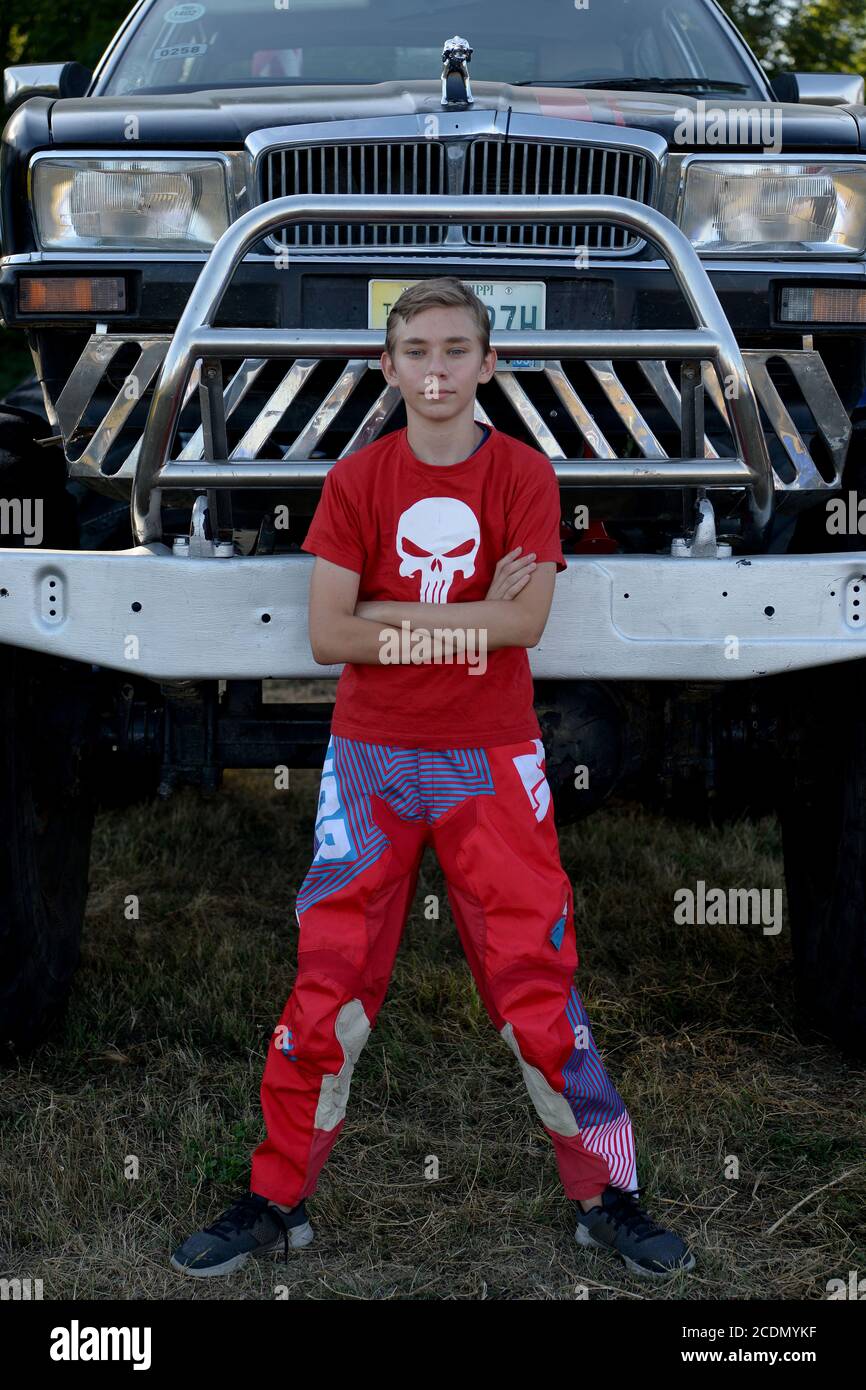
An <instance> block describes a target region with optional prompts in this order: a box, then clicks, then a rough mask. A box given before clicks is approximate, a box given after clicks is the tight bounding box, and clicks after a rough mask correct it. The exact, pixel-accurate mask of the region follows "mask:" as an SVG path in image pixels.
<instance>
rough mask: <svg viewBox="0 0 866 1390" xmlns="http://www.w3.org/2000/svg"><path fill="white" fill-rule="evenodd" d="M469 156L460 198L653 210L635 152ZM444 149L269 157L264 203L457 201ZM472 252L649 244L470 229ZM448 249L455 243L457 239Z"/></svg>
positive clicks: (296, 233) (389, 230)
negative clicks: (588, 197)
mask: <svg viewBox="0 0 866 1390" xmlns="http://www.w3.org/2000/svg"><path fill="white" fill-rule="evenodd" d="M463 148H464V151H465V155H466V157H465V160H464V164H463V178H462V186H461V188H460V192H462V193H464V194H473V193H475V194H485V195H491V194H498V195H507V194H509V193H523V194H535V193H538V194H548V193H558V194H567V193H580V194H585V193H590V194H600V195H613V196H616V197H621V198H633V199H634V200H635V201H636V202H642V203H645V202H650V201H651V198H652V192H653V190H652V187H651V178H652V167H651V163H650V160H649V159H648V157H647V156H646V155H644V154H641V153H634V152H632V151H630V150H617V149H602V148H595V147H591V146H582V145H573V144H553V143H540V142H538V141H532V140H513V141H509V142H508V143H504V142H503V141H501V140H487V139H479V140H473V141H471V143H470V144H469V145H468V148H467V147H465V146H464V147H463ZM448 191H449V190H448V176H447V169H446V157H445V146H444V144H442V143H441V142H439V141H436V140H420V141H408V142H400V143H392V142H387V143H380V144H346V145H300V146H290V147H288V148H286V149H279V150H271V151H269V152H268V153H266V154H265V155H264V156H263V157H262V162H261V172H260V180H259V196H260V198H261V201H262V202H271V201H272V200H273V199H274V198H283V197H289V196H291V195H293V194H305V193H306V194H318V193H361V194H375V193H383V194H386V195H387V194H399V193H422V194H425V193H426V194H432V195H437V196H444V195H445V194H447V193H448ZM447 232H448V229H447V228H446V227H444V226H436V225H430V226H427V225H415V226H413V225H411V224H410V225H400V224H396V223H393V224H391V223H386V224H380V225H378V226H361V225H357V224H356V225H345V226H338V225H334V224H328V223H320V224H318V225H314V224H311V223H306V224H303V223H301V224H299V225H298V226H295V227H281V228H279V229H278V231H277V232H275V233H274V235H273V237H271V238H269V240H270V241H272V243H273V244H274V245H276V246H279V247H288V248H295V247H309V248H315V247H329V248H332V249H333V248H339V247H344V248H347V249H351V248H352V247H371V246H372V247H376V246H384V247H389V246H390V247H393V248H394V249H395V250H396V249H399V248H408V249H410V250H411V249H412V248H413V247H419V248H420V247H439V246H442V245H443V244H444V242H445V239H446V234H447ZM460 235H461V237H462V239H463V241H464V242H465V244H467V245H469V246H473V247H480V248H482V249H491V250H495V249H497V248H500V249H511V248H515V247H517V248H525V249H527V250H533V251H549V252H550V253H551V254H554V255H555V254H556V253H557V252H559V253H562V252H568V251H569V250H573V249H575V248H577V247H581V246H585V247H587V248H589V249H590V250H593V249H595V250H599V251H607V252H611V251H612V252H615V253H616V252H619V253H620V254H622V253H626V252H629V251H633V250H634V249H635V248H636V247H637V246H638V245H639V244H640V238H639V237H638V236H636V235H635V234H634V233H632V232H629V231H628V229H627V228H624V227H606V226H603V225H598V226H583V227H582V226H572V227H562V226H549V227H542V226H532V225H526V224H524V225H523V226H521V225H515V226H508V225H503V226H490V227H488V226H483V225H475V226H464V227H461V228H460ZM448 244H449V245H452V244H454V242H453V234H452V238H451V239H450V240H449V243H448Z"/></svg>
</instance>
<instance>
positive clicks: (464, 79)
mask: <svg viewBox="0 0 866 1390" xmlns="http://www.w3.org/2000/svg"><path fill="white" fill-rule="evenodd" d="M474 52H475V50H474V49H473V47H472V45H471V44H470V43H469V42H468V40H467V39H461V38H460V35H459V34H455V35H454V38H453V39H446V40H445V43H444V45H443V47H442V105H443V106H447V107H465V106H471V105H472V104H473V102H474V100H475V99H474V97H473V95H472V91H471V89H470V87H469V63H470V61H471V58H472V54H473V53H474Z"/></svg>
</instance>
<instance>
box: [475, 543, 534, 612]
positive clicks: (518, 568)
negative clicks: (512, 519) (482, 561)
mask: <svg viewBox="0 0 866 1390" xmlns="http://www.w3.org/2000/svg"><path fill="white" fill-rule="evenodd" d="M521 549H522V547H521V546H517V548H516V549H515V550H509V551H508V553H507V555H503V557H502V559H501V560H500V561H499V563H498V564H497V566H496V569H495V570H494V571H493V578H492V579H491V581H490V588H489V589H488V590H487V593H486V595H485V598H488V599H491V598H505V599H512V598H514V596H515V595H516V594H519V593H520V590H521V589H523V588H524V587H525V586H526V585H527V584H528V583H529V581H530V579H531V578H532V572H533V570H534V569H535V551H534V550H531V551H530V552H529V554H528V555H521V554H520V551H521ZM518 556H519V557H520V558H519V559H518V558H517V557H518Z"/></svg>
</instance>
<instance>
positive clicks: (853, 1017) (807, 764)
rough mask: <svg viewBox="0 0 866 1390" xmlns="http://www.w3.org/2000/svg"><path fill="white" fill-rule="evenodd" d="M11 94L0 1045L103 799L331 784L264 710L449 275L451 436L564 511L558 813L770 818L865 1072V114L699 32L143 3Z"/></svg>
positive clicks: (809, 76) (1, 455)
mask: <svg viewBox="0 0 866 1390" xmlns="http://www.w3.org/2000/svg"><path fill="white" fill-rule="evenodd" d="M455 24H459V28H460V31H461V32H460V33H459V34H455V33H453V32H452V31H453V28H454V26H455ZM5 92H6V101H7V105H8V106H9V107H11V108H12V114H11V117H10V119H9V121H8V123H7V125H6V128H5V131H4V132H3V137H2V155H0V161H2V162H0V178H2V186H0V199H2V201H0V227H2V246H0V314H2V320H3V323H4V324H5V325H6V326H8V327H10V328H17V329H23V330H25V332H26V335H27V341H28V343H29V345H30V348H31V350H32V355H33V362H34V377H33V379H32V381H31V382H30V383H29V384H25V385H24V386H23V387H22V388H21V389H20V390H19V391H16V392H13V393H12V394H11V395H10V397H9V398H8V399H7V400H6V402H4V403H2V404H0V494H2V497H0V507H2V513H0V522H2V534H0V543H2V544H0V750H2V752H0V759H2V766H3V769H4V775H3V776H2V778H0V802H2V815H3V824H4V827H5V828H4V833H3V836H2V842H0V960H2V976H0V1043H2V1045H3V1046H5V1047H7V1048H11V1049H15V1050H23V1049H26V1048H28V1047H31V1046H33V1045H34V1044H35V1043H36V1042H37V1041H38V1039H39V1038H40V1037H41V1036H43V1035H44V1030H45V1027H46V1023H47V1021H48V1020H49V1019H50V1018H51V1017H52V1016H53V1014H54V1013H55V1012H56V1011H57V1010H58V1009H59V1008H60V1007H61V1006H62V1004H63V1002H64V1000H65V998H66V994H67V992H68V987H69V981H70V978H71V975H72V972H73V970H74V967H75V963H76V960H77V953H78V943H79V936H80V929H81V919H82V916H83V910H84V903H85V900H86V895H87V874H88V855H89V843H90V833H91V825H92V818H93V813H94V807H95V806H97V805H98V804H100V801H102V802H106V801H108V802H110V803H113V804H117V803H118V802H122V801H123V800H124V799H130V798H132V797H140V796H147V795H151V796H152V795H157V794H159V795H162V796H167V795H170V793H171V790H172V788H173V787H174V786H176V785H177V784H178V783H180V782H186V783H194V784H197V785H200V786H202V787H204V788H207V789H214V788H216V787H218V786H219V784H220V778H221V774H222V770H223V768H225V767H241V766H261V767H266V766H273V767H276V766H278V765H282V764H285V765H287V766H289V767H312V766H317V765H318V764H319V763H320V761H321V758H322V755H323V752H324V749H325V746H326V743H327V737H328V729H329V718H330V713H331V706H330V705H328V704H323V703H309V702H308V703H303V702H301V703H297V702H287V703H285V704H279V703H273V702H270V701H267V702H265V701H263V687H262V682H263V681H265V680H269V679H289V680H291V679H297V680H308V679H309V678H311V677H316V676H318V677H321V676H322V675H326V676H333V675H335V674H336V673H337V672H336V669H335V668H332V667H330V668H323V667H321V666H317V665H316V663H315V662H314V660H313V657H312V654H311V652H310V649H309V643H308V640H307V632H306V621H305V618H306V601H307V588H308V582H309V573H310V567H311V564H312V560H311V557H309V556H307V555H303V554H302V553H300V551H299V541H300V540H301V539H302V537H303V534H304V532H305V530H306V527H307V524H308V521H309V517H310V516H311V514H312V512H313V510H314V508H315V504H316V499H317V496H318V494H319V491H320V489H321V485H322V481H323V479H324V477H325V476H326V474H327V471H328V469H329V468H330V467H331V465H332V464H333V463H334V461H335V460H336V459H338V458H341V457H343V456H345V455H347V454H350V453H352V452H353V451H355V450H357V449H359V448H361V447H362V446H363V445H365V444H367V443H369V442H370V441H371V440H372V439H374V438H376V437H377V436H378V435H380V434H381V433H383V432H387V431H388V430H391V429H394V428H398V427H400V426H401V425H402V424H403V423H404V415H403V408H402V403H401V401H400V399H399V395H398V393H397V392H396V391H395V390H394V389H393V388H391V387H390V386H388V385H386V383H385V381H384V378H383V377H382V374H381V372H380V370H379V367H378V357H379V353H380V350H381V346H382V339H383V329H384V322H385V317H386V315H387V310H388V306H389V304H390V303H392V302H393V300H394V298H395V297H396V295H397V294H398V293H399V292H400V289H401V287H402V286H404V285H407V284H409V283H411V282H412V281H414V280H417V279H423V278H427V277H429V276H435V275H439V274H449V275H455V274H456V275H459V276H460V277H461V278H462V279H464V280H466V281H467V282H469V283H470V284H472V285H473V287H474V288H475V290H476V292H477V293H478V294H479V295H480V296H481V297H482V299H483V300H484V301H485V303H486V304H487V306H488V311H489V313H490V316H491V320H492V325H493V342H494V346H496V347H497V349H498V352H499V359H500V360H499V365H498V367H497V371H496V373H495V375H494V377H493V379H492V380H491V381H490V382H488V383H486V384H485V385H484V386H482V387H480V388H479V392H478V399H477V418H478V419H479V420H481V421H492V422H493V423H495V424H496V425H497V426H498V427H499V428H501V429H503V430H505V431H507V432H508V433H510V434H513V435H515V436H517V437H518V438H521V439H523V440H524V441H525V442H527V443H529V444H531V445H532V446H533V447H535V448H538V449H539V450H541V451H543V452H544V453H545V454H546V455H547V456H548V457H549V458H550V460H551V461H552V463H553V465H554V467H555V469H556V472H557V474H558V476H559V479H560V484H561V495H562V538H563V547H564V551H565V553H566V556H567V561H568V567H567V571H566V572H565V573H564V574H562V575H561V576H560V578H559V581H558V584H557V590H556V596H555V599H554V604H553V608H552V610H551V616H550V620H549V623H548V626H547V629H546V631H545V635H544V638H543V641H542V642H541V643H540V644H539V646H538V647H537V648H535V649H534V650H533V651H532V653H531V664H532V669H533V674H534V676H535V680H536V700H537V707H538V711H539V716H540V718H541V719H542V725H543V729H544V732H545V747H546V752H547V767H548V776H549V779H550V782H551V786H552V790H553V794H554V798H555V804H556V813H557V819H558V821H559V822H560V824H562V823H564V822H565V821H567V820H568V819H574V818H576V817H578V816H582V815H586V814H588V813H589V812H591V811H592V810H594V809H595V808H597V807H598V806H600V805H601V804H602V803H603V802H604V801H605V799H606V798H607V797H608V796H610V794H611V792H613V791H614V789H616V790H618V791H620V792H628V793H629V794H631V795H635V796H638V797H640V798H641V799H642V800H644V801H645V803H646V804H647V805H650V806H653V807H656V808H661V809H663V810H665V811H667V812H668V813H669V814H676V815H683V816H688V817H692V818H694V819H696V820H707V819H711V820H713V819H716V820H717V819H719V818H721V817H725V816H736V815H740V814H761V813H764V812H767V811H776V812H778V815H779V817H780V820H781V825H782V833H783V844H784V854H785V870H786V880H787V890H788V908H789V917H790V926H791V934H792V940H793V948H794V958H795V978H796V984H797V998H798V1001H799V1008H800V1010H801V1012H802V1021H804V1022H808V1023H809V1024H811V1025H814V1026H816V1027H817V1028H818V1029H819V1030H821V1031H822V1032H823V1033H824V1034H825V1035H828V1036H830V1037H831V1038H832V1039H834V1040H835V1041H836V1042H837V1043H838V1044H839V1045H840V1046H842V1047H845V1048H847V1049H850V1050H851V1051H853V1052H854V1053H855V1054H857V1055H861V1056H862V1055H866V817H864V814H863V806H864V797H866V732H864V730H866V721H864V709H866V678H864V657H866V633H864V632H863V631H862V630H861V629H863V628H864V625H866V623H864V617H863V615H864V612H866V546H864V544H863V543H862V542H861V540H860V536H861V534H862V531H861V516H862V510H861V496H866V490H864V492H863V493H861V478H860V473H861V469H862V467H863V464H862V458H863V450H862V443H861V440H862V430H863V424H862V416H863V405H862V403H863V400H864V390H866V352H864V346H866V332H864V329H866V106H864V104H863V103H864V84H863V80H862V79H861V78H859V77H852V76H849V75H846V74H829V75H828V74H815V73H777V74H774V75H772V76H770V75H768V74H767V73H765V72H764V71H763V69H762V68H761V66H760V64H759V63H758V62H757V61H756V59H755V57H754V55H753V54H752V53H751V52H750V51H749V49H748V47H747V45H746V44H745V42H744V41H743V39H742V37H741V35H740V34H739V33H738V32H737V30H736V29H735V28H734V26H733V25H732V24H731V22H730V21H729V20H728V18H727V17H726V16H725V14H724V12H723V11H722V10H721V9H720V8H719V6H718V5H717V4H715V3H714V0H677V3H675V4H671V3H670V0H605V3H603V4H591V5H590V4H586V3H583V0H545V4H544V5H542V6H536V7H535V10H534V11H533V12H532V13H531V14H529V13H528V12H527V10H526V6H525V5H524V4H521V3H518V2H517V0H496V3H493V0H479V2H478V3H466V4H463V5H461V6H460V7H459V8H455V7H454V6H452V5H444V4H440V3H438V0H430V3H427V4H425V5H423V6H419V5H410V4H408V3H406V0H291V3H289V0H285V3H283V2H282V0H208V3H200V4H199V3H195V4H172V3H171V0H141V3H139V4H137V5H136V6H135V8H134V9H133V10H132V12H131V13H130V15H129V17H128V19H127V20H126V22H125V23H124V24H123V26H122V27H121V29H120V30H119V32H118V33H117V35H116V36H115V38H114V39H113V41H112V42H111V44H110V45H109V47H108V49H107V51H106V53H105V55H104V56H103V58H102V60H101V61H100V63H99V64H98V66H97V69H96V71H95V73H92V74H91V73H90V72H88V71H87V70H85V69H84V68H83V67H81V66H80V65H79V64H77V63H75V62H71V61H70V62H68V63H65V64H61V65H56V64H52V65H48V66H38V65H37V66H29V67H19V68H11V69H8V70H7V72H6V77H5ZM0 341H2V340H0ZM863 526H864V528H866V522H863ZM578 767H579V768H581V769H585V770H586V772H587V774H588V775H587V776H585V777H581V778H577V777H576V776H575V769H576V768H578ZM757 890H758V886H757V885H756V889H755V891H757Z"/></svg>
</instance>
